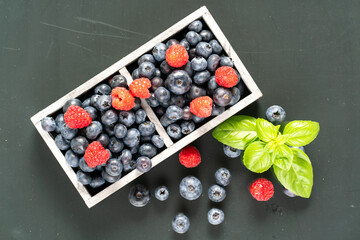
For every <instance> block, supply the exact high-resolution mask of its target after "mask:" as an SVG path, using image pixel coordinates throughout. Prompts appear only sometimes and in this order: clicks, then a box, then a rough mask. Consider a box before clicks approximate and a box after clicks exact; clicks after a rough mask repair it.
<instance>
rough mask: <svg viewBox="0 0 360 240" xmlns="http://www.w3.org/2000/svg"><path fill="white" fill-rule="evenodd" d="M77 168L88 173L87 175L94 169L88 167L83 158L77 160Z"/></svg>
mask: <svg viewBox="0 0 360 240" xmlns="http://www.w3.org/2000/svg"><path fill="white" fill-rule="evenodd" d="M79 167H80V169H81V170H82V171H83V172H88V173H89V172H93V171H95V168H91V167H89V166H88V165H87V163H86V161H85V158H84V157H82V158H80V160H79Z"/></svg>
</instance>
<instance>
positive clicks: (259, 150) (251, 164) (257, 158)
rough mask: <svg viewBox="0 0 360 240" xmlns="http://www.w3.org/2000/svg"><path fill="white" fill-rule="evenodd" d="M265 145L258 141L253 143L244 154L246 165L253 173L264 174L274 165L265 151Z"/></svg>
mask: <svg viewBox="0 0 360 240" xmlns="http://www.w3.org/2000/svg"><path fill="white" fill-rule="evenodd" d="M265 145H266V144H265V143H263V142H261V141H256V142H253V143H251V144H250V145H249V146H248V147H247V148H246V149H245V152H244V157H243V161H244V165H245V166H246V167H247V168H248V169H249V170H250V171H252V172H256V173H262V172H265V171H266V170H268V169H269V168H270V167H271V165H272V158H271V155H270V153H269V152H268V151H266V150H265Z"/></svg>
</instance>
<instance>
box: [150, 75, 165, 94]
mask: <svg viewBox="0 0 360 240" xmlns="http://www.w3.org/2000/svg"><path fill="white" fill-rule="evenodd" d="M162 86H164V80H163V79H162V78H160V77H154V78H153V79H151V88H150V90H151V91H153V92H155V91H156V89H158V88H159V87H162Z"/></svg>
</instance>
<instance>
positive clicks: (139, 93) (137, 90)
mask: <svg viewBox="0 0 360 240" xmlns="http://www.w3.org/2000/svg"><path fill="white" fill-rule="evenodd" d="M150 87H151V82H150V80H149V79H147V78H139V79H136V80H134V81H133V82H132V83H131V84H130V85H129V89H130V92H131V94H132V95H133V96H134V97H139V98H149V97H150V95H151V94H150V92H149V88H150Z"/></svg>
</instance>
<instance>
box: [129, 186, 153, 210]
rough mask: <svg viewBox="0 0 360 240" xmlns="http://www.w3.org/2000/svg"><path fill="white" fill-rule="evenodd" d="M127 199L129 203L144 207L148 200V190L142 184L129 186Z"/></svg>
mask: <svg viewBox="0 0 360 240" xmlns="http://www.w3.org/2000/svg"><path fill="white" fill-rule="evenodd" d="M128 199H129V202H130V203H131V205H133V206H135V207H144V206H145V205H146V204H148V203H149V201H150V192H149V190H148V189H147V188H146V187H145V186H144V185H142V184H137V185H135V186H132V187H131V188H130V192H129V195H128Z"/></svg>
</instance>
